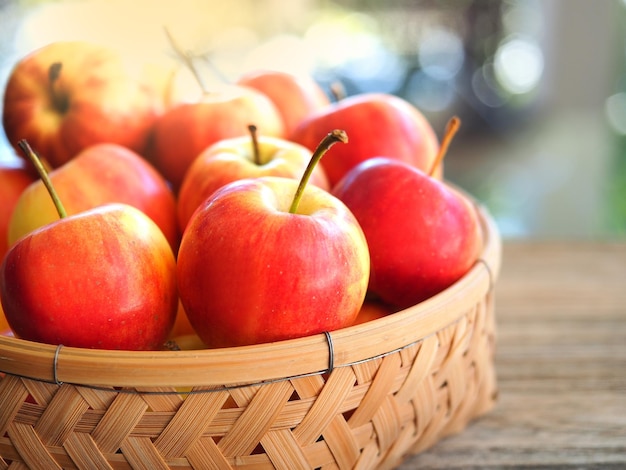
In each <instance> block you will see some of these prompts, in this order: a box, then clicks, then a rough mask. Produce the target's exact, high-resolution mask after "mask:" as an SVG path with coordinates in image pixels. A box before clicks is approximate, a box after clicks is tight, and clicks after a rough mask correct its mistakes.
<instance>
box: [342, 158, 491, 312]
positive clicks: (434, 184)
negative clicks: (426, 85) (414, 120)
mask: <svg viewBox="0 0 626 470" xmlns="http://www.w3.org/2000/svg"><path fill="white" fill-rule="evenodd" d="M332 193H333V194H334V195H335V196H336V197H338V198H339V199H341V200H342V201H343V202H344V203H345V204H346V205H347V206H348V208H349V209H350V210H351V211H352V213H353V214H354V215H355V217H356V218H357V220H358V221H359V224H360V225H361V227H362V229H363V232H364V233H365V237H366V239H367V243H368V246H369V250H370V256H371V271H370V282H369V290H370V292H372V293H374V294H375V295H377V296H379V297H380V298H381V299H382V300H383V301H384V302H386V303H388V304H391V305H393V306H395V307H397V308H407V307H410V306H412V305H415V304H417V303H419V302H421V301H423V300H426V299H428V298H430V297H432V296H433V295H435V294H437V293H439V292H441V291H442V290H444V289H445V288H447V287H449V286H450V285H452V284H453V283H454V282H456V281H457V280H459V279H460V278H461V277H462V276H463V275H464V274H466V273H467V271H468V270H469V269H470V268H471V267H472V266H473V265H474V263H475V262H476V259H477V257H478V256H479V253H480V249H481V246H482V236H481V231H480V225H479V221H478V218H477V214H476V210H475V207H474V205H473V204H472V203H471V202H470V201H469V200H468V199H467V198H466V197H465V196H463V195H462V194H461V193H459V192H458V191H456V190H454V189H452V188H451V187H450V186H448V185H446V184H445V183H444V182H442V181H440V180H438V179H435V178H432V177H429V176H428V175H426V174H425V173H424V172H422V171H421V170H418V169H416V168H414V167H412V166H410V165H408V164H406V163H404V162H400V161H397V160H392V159H389V158H382V157H381V158H374V159H371V160H369V161H367V162H363V163H361V164H359V165H357V166H356V167H355V168H354V169H352V170H351V171H350V172H348V174H346V176H345V177H344V178H343V179H342V180H341V181H340V182H339V183H338V184H337V185H336V186H335V187H334V188H333V190H332Z"/></svg>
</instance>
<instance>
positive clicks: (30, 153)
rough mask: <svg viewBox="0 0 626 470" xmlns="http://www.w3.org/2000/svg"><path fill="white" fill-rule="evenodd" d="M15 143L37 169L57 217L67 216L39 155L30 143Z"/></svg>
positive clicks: (24, 141)
mask: <svg viewBox="0 0 626 470" xmlns="http://www.w3.org/2000/svg"><path fill="white" fill-rule="evenodd" d="M17 145H18V146H19V147H20V149H22V152H24V154H25V155H26V156H27V157H28V159H29V160H30V161H31V163H32V164H33V165H34V166H35V169H36V170H37V173H38V174H39V177H40V178H41V180H42V181H43V184H44V186H45V187H46V189H47V190H48V193H49V194H50V197H51V198H52V202H54V207H56V209H57V212H58V213H59V217H60V218H61V219H63V218H65V217H67V212H66V211H65V208H64V207H63V204H62V203H61V199H59V195H58V194H57V192H56V190H55V189H54V186H53V185H52V181H51V180H50V177H49V176H48V172H47V170H46V167H45V166H44V164H43V163H42V161H41V159H40V158H39V156H38V155H37V154H36V153H35V151H34V150H33V149H32V148H31V147H30V145H29V144H28V142H27V141H26V140H20V141H19V142H18V143H17Z"/></svg>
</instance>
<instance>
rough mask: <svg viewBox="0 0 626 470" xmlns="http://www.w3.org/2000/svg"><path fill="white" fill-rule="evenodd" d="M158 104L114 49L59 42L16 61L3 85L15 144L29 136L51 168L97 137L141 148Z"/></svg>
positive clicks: (5, 114) (5, 123)
mask: <svg viewBox="0 0 626 470" xmlns="http://www.w3.org/2000/svg"><path fill="white" fill-rule="evenodd" d="M159 106H160V104H159V102H158V101H157V100H156V99H155V96H154V94H153V93H152V92H151V91H150V90H149V89H148V88H147V87H146V86H144V85H142V84H141V83H140V82H139V81H138V80H136V79H135V78H134V77H132V76H131V75H130V74H129V73H128V70H127V68H126V67H125V66H124V63H123V61H122V60H121V58H120V57H119V55H118V54H117V52H116V51H115V50H112V49H109V48H107V47H104V46H102V45H99V44H92V43H88V42H83V41H60V42H54V43H51V44H48V45H46V46H44V47H42V48H40V49H37V50H35V51H33V52H31V53H30V54H29V55H27V56H25V57H23V58H22V59H21V60H20V61H19V62H17V64H16V65H15V66H14V68H13V70H12V71H11V72H10V75H9V79H8V82H7V84H6V89H5V90H4V102H3V126H4V130H5V133H6V135H7V138H8V140H9V142H10V143H11V144H12V145H13V146H14V147H15V148H16V150H17V143H18V141H20V140H22V139H26V140H27V141H28V142H29V143H30V145H31V146H32V147H33V148H35V149H37V151H38V152H39V153H41V155H43V156H44V158H45V160H46V161H47V162H48V163H49V164H50V166H51V167H53V168H55V167H58V166H60V165H62V164H63V163H65V162H67V161H69V160H70V159H71V158H73V157H74V156H75V155H77V154H78V153H79V152H80V151H82V150H83V149H85V148H86V147H89V146H91V145H94V144H97V143H102V142H110V143H116V144H120V145H123V146H125V147H128V148H130V149H132V150H134V151H136V152H139V153H141V152H143V151H144V149H145V146H146V142H147V138H148V133H149V131H150V128H151V127H152V124H153V122H154V120H155V118H156V116H157V113H158V112H159Z"/></svg>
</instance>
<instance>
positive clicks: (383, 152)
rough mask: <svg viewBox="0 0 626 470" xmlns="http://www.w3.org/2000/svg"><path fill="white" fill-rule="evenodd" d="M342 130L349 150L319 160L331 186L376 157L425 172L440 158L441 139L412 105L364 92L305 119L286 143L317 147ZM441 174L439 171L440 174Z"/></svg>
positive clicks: (340, 150) (393, 98)
mask: <svg viewBox="0 0 626 470" xmlns="http://www.w3.org/2000/svg"><path fill="white" fill-rule="evenodd" d="M336 127H341V128H343V129H345V131H346V133H347V134H348V135H349V136H350V146H344V147H342V148H339V149H337V152H336V155H334V157H333V158H331V159H328V160H324V161H322V162H321V165H322V167H323V168H324V170H325V172H326V175H327V176H328V180H329V182H330V184H331V186H334V185H335V184H336V183H337V182H338V181H339V180H340V179H341V178H342V177H343V176H344V175H345V174H346V172H347V171H348V170H350V169H351V168H352V167H354V166H356V165H357V164H358V163H360V162H362V161H364V160H366V159H368V158H372V157H380V156H384V157H390V158H394V159H397V160H400V161H403V162H407V163H409V164H411V165H413V166H415V167H416V168H419V169H421V170H423V171H427V170H428V169H430V168H431V166H432V162H433V160H434V159H435V157H436V156H437V152H438V148H439V143H438V139H437V135H436V134H435V132H434V130H433V128H432V126H431V125H430V123H429V122H428V120H427V119H426V118H425V117H424V115H423V114H422V113H421V112H420V111H419V110H418V109H417V108H416V107H415V106H413V105H412V104H411V103H409V102H408V101H406V100H404V99H402V98H400V97H397V96H394V95H389V94H385V93H363V94H359V95H353V96H349V97H347V98H343V99H341V100H340V101H338V102H336V103H333V104H331V105H330V106H328V107H326V108H325V109H323V110H321V111H319V112H317V113H315V114H313V115H311V116H310V117H309V118H307V119H305V120H304V121H303V122H302V123H301V124H300V125H299V126H298V127H297V128H296V129H295V131H294V132H292V133H291V134H289V136H288V139H289V140H292V141H294V142H297V143H299V144H302V145H304V146H305V147H308V148H310V149H313V148H315V145H316V144H317V142H319V141H320V139H321V138H322V137H323V136H324V135H325V133H326V130H327V129H334V128H336ZM438 171H441V170H438Z"/></svg>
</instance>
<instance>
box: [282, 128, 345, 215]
mask: <svg viewBox="0 0 626 470" xmlns="http://www.w3.org/2000/svg"><path fill="white" fill-rule="evenodd" d="M337 142H342V143H344V144H347V143H348V134H346V131H342V130H339V129H335V130H333V131H332V132H329V133H328V134H327V135H326V137H324V138H323V139H322V141H321V142H320V143H319V145H318V146H317V148H316V149H315V151H314V152H313V155H312V156H311V160H309V164H308V165H307V167H306V169H305V170H304V174H303V175H302V179H301V180H300V184H299V185H298V188H297V189H296V193H295V194H294V196H293V201H292V202H291V207H289V212H290V213H291V214H295V213H296V211H297V210H298V205H299V204H300V200H301V199H302V195H303V194H304V188H305V187H306V185H307V183H308V182H309V179H310V178H311V175H312V174H313V170H314V169H315V166H316V165H317V164H318V162H319V161H320V160H321V159H322V157H323V156H324V154H325V153H326V152H328V150H329V149H330V148H331V147H332V146H333V145H335V144H336V143H337Z"/></svg>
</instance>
